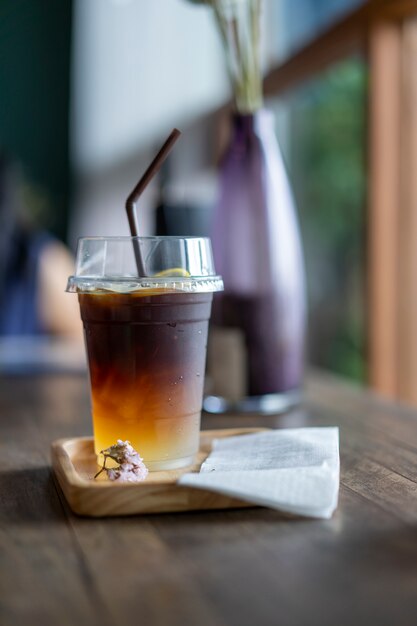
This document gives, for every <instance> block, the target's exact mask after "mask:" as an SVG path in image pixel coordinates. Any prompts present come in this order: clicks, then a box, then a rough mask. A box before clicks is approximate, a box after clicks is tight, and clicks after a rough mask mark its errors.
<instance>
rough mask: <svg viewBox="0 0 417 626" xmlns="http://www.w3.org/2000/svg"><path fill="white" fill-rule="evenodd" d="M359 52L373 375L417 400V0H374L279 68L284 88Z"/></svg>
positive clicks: (391, 390)
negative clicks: (364, 79)
mask: <svg viewBox="0 0 417 626" xmlns="http://www.w3.org/2000/svg"><path fill="white" fill-rule="evenodd" d="M354 54H360V55H361V56H363V58H365V59H366V61H367V64H368V67H369V88H368V93H367V111H368V133H367V137H366V138H365V142H366V145H365V151H366V155H367V173H368V193H367V207H366V211H367V215H366V224H367V251H366V259H367V261H366V263H367V267H366V284H367V294H366V298H367V307H366V309H367V310H366V335H367V370H368V382H369V384H370V386H371V387H372V388H373V389H375V390H376V391H378V392H380V393H383V394H384V395H387V396H390V397H392V398H396V399H400V400H403V401H406V402H410V403H413V404H417V385H416V381H417V172H416V171H413V163H414V165H415V168H414V170H417V72H416V71H414V73H415V74H416V77H415V78H414V76H413V72H412V68H413V67H414V68H415V69H417V0H367V1H365V2H364V3H363V4H362V5H361V6H360V7H358V8H356V9H355V10H353V11H352V12H351V13H349V14H348V15H346V16H344V17H343V18H341V19H340V20H339V21H337V22H336V23H334V24H333V25H331V26H330V27H329V28H327V29H326V30H324V31H323V32H321V33H319V34H318V35H317V36H316V37H314V38H313V39H312V40H311V41H309V42H308V43H307V44H306V45H305V46H304V47H303V48H301V49H299V50H298V51H296V52H295V53H294V54H292V55H290V56H289V57H288V58H287V59H286V60H285V61H284V62H282V63H280V64H278V65H276V66H275V67H273V68H272V69H271V70H270V71H269V73H268V74H267V76H266V77H265V79H264V92H265V96H266V97H271V96H274V97H276V96H279V95H281V94H283V93H285V91H287V90H289V89H292V88H295V87H297V86H298V85H300V84H301V83H303V82H305V81H308V80H310V79H312V78H313V77H315V76H317V75H318V74H320V73H322V72H323V71H325V70H326V69H327V68H329V67H331V66H332V65H334V64H336V63H337V62H341V61H343V60H345V59H347V58H349V57H350V56H352V55H354Z"/></svg>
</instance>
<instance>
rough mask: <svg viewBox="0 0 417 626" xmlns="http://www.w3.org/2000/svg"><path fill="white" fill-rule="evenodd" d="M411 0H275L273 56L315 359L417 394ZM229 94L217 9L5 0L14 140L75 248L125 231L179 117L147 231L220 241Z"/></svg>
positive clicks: (8, 110)
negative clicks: (212, 233) (214, 213)
mask: <svg viewBox="0 0 417 626" xmlns="http://www.w3.org/2000/svg"><path fill="white" fill-rule="evenodd" d="M414 5H415V3H413V2H402V1H399V2H396V1H388V0H385V1H384V0H368V1H366V0H333V1H332V2H328V1H326V0H265V2H264V13H263V23H264V40H263V64H264V74H265V94H266V105H267V106H268V107H269V108H270V109H272V110H273V112H274V114H275V121H276V133H277V137H278V140H279V143H280V146H281V149H282V151H283V155H284V159H285V162H286V166H287V169H288V173H289V177H290V180H291V184H292V187H293V191H294V194H295V198H296V202H297V206H298V212H299V219H300V224H301V230H302V237H303V244H304V251H305V259H306V271H307V280H308V299H309V361H310V363H311V365H313V366H316V367H320V368H324V369H326V370H329V371H330V372H334V373H337V374H340V375H342V376H345V377H348V378H349V379H351V380H355V381H358V382H360V383H365V384H367V383H369V384H371V385H372V386H373V387H374V388H375V389H376V390H378V391H381V392H383V393H385V394H386V395H390V396H393V397H398V398H401V399H403V400H405V401H407V402H414V403H416V402H417V392H416V391H415V390H414V387H415V385H414V380H415V378H414V377H415V376H416V377H417V311H414V308H417V290H416V286H415V285H414V283H415V282H417V281H416V278H415V274H414V267H415V266H416V265H417V259H416V253H415V252H414V251H415V250H417V226H416V224H415V222H416V220H415V218H414V213H415V210H416V208H417V207H415V206H414V205H415V202H416V201H417V190H416V189H415V183H414V178H413V167H414V165H415V166H416V167H417V162H416V159H417V142H416V141H415V138H414V136H415V134H416V126H417V123H416V121H415V116H416V113H415V111H417V109H416V102H415V100H416V88H415V86H414V85H415V83H416V80H417V71H416V70H417V65H416V64H415V63H414V61H415V62H416V63H417V35H416V32H417V27H416V24H415V19H414V13H415V12H417V9H416V7H415V6H414ZM229 100H230V91H229V86H228V79H227V76H226V72H225V63H224V58H223V51H222V48H221V43H220V40H219V37H218V33H217V30H216V28H215V27H214V24H213V18H212V15H211V14H210V11H209V10H207V9H206V8H205V7H197V6H194V5H193V4H191V3H189V2H187V1H186V0H157V1H155V0H61V1H60V2H54V1H53V0H36V2H33V1H32V0H2V2H1V3H0V151H1V153H2V154H4V155H6V157H5V158H7V163H10V162H12V163H13V165H14V168H15V169H16V170H17V171H18V175H17V176H16V177H15V183H14V184H15V186H16V187H18V193H19V197H20V198H21V202H22V203H23V204H24V212H25V214H26V215H27V216H28V219H29V220H30V221H31V224H35V225H36V228H37V229H39V230H40V231H42V232H44V231H46V232H48V234H49V235H50V236H51V237H53V239H54V241H55V240H56V241H62V242H64V243H65V244H66V245H67V246H68V248H69V249H70V250H72V251H74V250H75V246H76V241H77V238H78V237H79V236H81V235H117V234H120V235H124V234H128V225H127V221H126V219H125V213H124V201H125V198H126V195H127V193H128V192H129V191H130V190H131V188H132V187H133V186H134V184H135V183H136V181H137V179H138V177H139V175H140V174H141V172H142V171H143V170H144V168H145V167H146V165H147V164H148V162H149V160H150V159H151V158H152V156H153V154H154V153H155V151H156V149H157V148H158V147H159V145H160V144H161V142H162V140H163V139H164V138H165V137H166V135H167V134H168V132H169V131H170V130H171V128H172V127H173V126H176V127H178V128H180V129H181V130H182V132H183V136H182V138H181V141H180V142H178V144H177V146H176V148H175V150H174V152H173V154H172V156H171V157H170V158H169V161H168V162H167V164H166V166H164V169H163V171H162V172H161V174H160V176H159V177H158V179H157V180H155V181H154V182H153V183H152V185H151V186H150V187H149V188H148V189H147V191H146V193H145V195H144V196H143V199H142V201H141V202H142V204H141V212H140V224H141V229H142V233H143V234H152V233H155V232H159V233H161V232H169V233H171V234H177V230H178V229H179V230H183V231H184V229H187V230H188V232H189V234H208V233H209V230H210V217H211V209H212V207H213V204H214V202H215V198H216V189H217V187H216V185H217V182H216V181H217V179H216V165H217V163H218V159H219V156H220V154H221V151H222V147H223V146H224V142H225V136H226V134H227V121H228V102H229ZM415 145H416V149H414V146H415ZM167 206H169V208H170V210H169V211H164V207H167ZM416 269H417V267H416ZM64 286H65V285H64V284H63V285H62V289H63V288H64ZM3 297H6V295H5V294H3ZM68 297H69V296H68ZM414 313H416V315H414ZM9 356H10V355H9Z"/></svg>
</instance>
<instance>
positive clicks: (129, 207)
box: [126, 128, 181, 276]
mask: <svg viewBox="0 0 417 626" xmlns="http://www.w3.org/2000/svg"><path fill="white" fill-rule="evenodd" d="M180 135H181V132H180V131H179V130H178V129H177V128H174V129H173V131H172V132H171V134H170V135H169V137H168V139H167V140H166V141H165V143H164V145H163V146H162V148H161V149H160V151H159V152H158V154H157V155H156V157H155V158H154V160H153V161H152V163H151V164H150V165H149V167H148V169H147V170H146V172H145V173H144V174H143V176H142V178H141V179H140V180H139V182H138V183H137V185H136V187H135V188H134V189H133V191H132V192H131V193H130V194H129V196H128V197H127V200H126V213H127V219H128V220H129V228H130V233H131V235H132V237H137V236H138V234H139V229H138V224H137V218H136V203H137V202H138V200H139V198H140V196H141V194H142V193H143V191H144V190H145V188H146V187H147V186H148V184H149V183H150V182H151V180H152V178H153V177H154V176H155V174H156V173H157V172H158V170H159V168H160V167H161V165H162V163H163V162H164V161H165V159H166V158H167V156H168V154H169V152H170V151H171V149H172V147H173V145H174V143H175V142H176V141H177V139H178V137H179V136H180ZM133 248H134V251H135V258H136V265H137V268H138V274H139V276H146V274H145V267H144V265H143V259H142V255H141V252H140V247H139V242H138V241H136V240H134V242H133Z"/></svg>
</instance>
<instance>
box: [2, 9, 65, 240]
mask: <svg viewBox="0 0 417 626" xmlns="http://www.w3.org/2000/svg"><path fill="white" fill-rule="evenodd" d="M71 20H72V0H0V150H1V149H3V150H6V151H7V152H8V153H10V154H11V155H12V156H14V157H15V158H16V159H17V160H18V161H19V162H20V163H21V164H22V166H23V170H24V174H25V178H26V180H27V181H28V183H29V185H28V186H27V187H26V189H27V190H29V191H28V193H27V194H26V197H27V198H29V201H28V203H29V204H30V205H31V207H30V208H31V210H32V212H33V213H35V217H36V219H37V220H38V222H40V225H41V226H43V227H47V228H49V229H50V230H52V231H53V232H55V233H56V234H57V235H58V236H60V237H62V238H65V234H66V226H67V216H68V201H69V188H70V175H69V159H68V117H69V74H70V41H71Z"/></svg>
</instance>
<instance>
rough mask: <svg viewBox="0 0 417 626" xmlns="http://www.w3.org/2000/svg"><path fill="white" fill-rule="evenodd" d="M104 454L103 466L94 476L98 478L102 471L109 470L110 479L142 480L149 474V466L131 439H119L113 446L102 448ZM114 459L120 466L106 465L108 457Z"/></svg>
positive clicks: (123, 480)
mask: <svg viewBox="0 0 417 626" xmlns="http://www.w3.org/2000/svg"><path fill="white" fill-rule="evenodd" d="M100 454H102V455H103V456H104V463H103V467H102V468H101V470H100V471H99V472H97V474H96V475H95V476H94V478H97V476H98V475H99V474H101V472H103V471H105V472H107V476H108V478H109V480H119V481H121V482H140V481H142V480H145V478H146V477H147V475H148V468H147V467H146V465H145V464H144V462H143V459H142V457H141V456H140V454H139V453H138V452H137V451H136V450H135V449H134V448H133V446H132V445H131V443H130V441H122V440H121V439H118V440H117V443H115V444H114V445H113V446H110V447H109V448H106V449H105V450H102V451H101V453H100ZM109 458H110V459H113V461H115V462H116V463H119V466H118V467H114V468H109V469H107V467H106V461H107V459H109Z"/></svg>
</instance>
